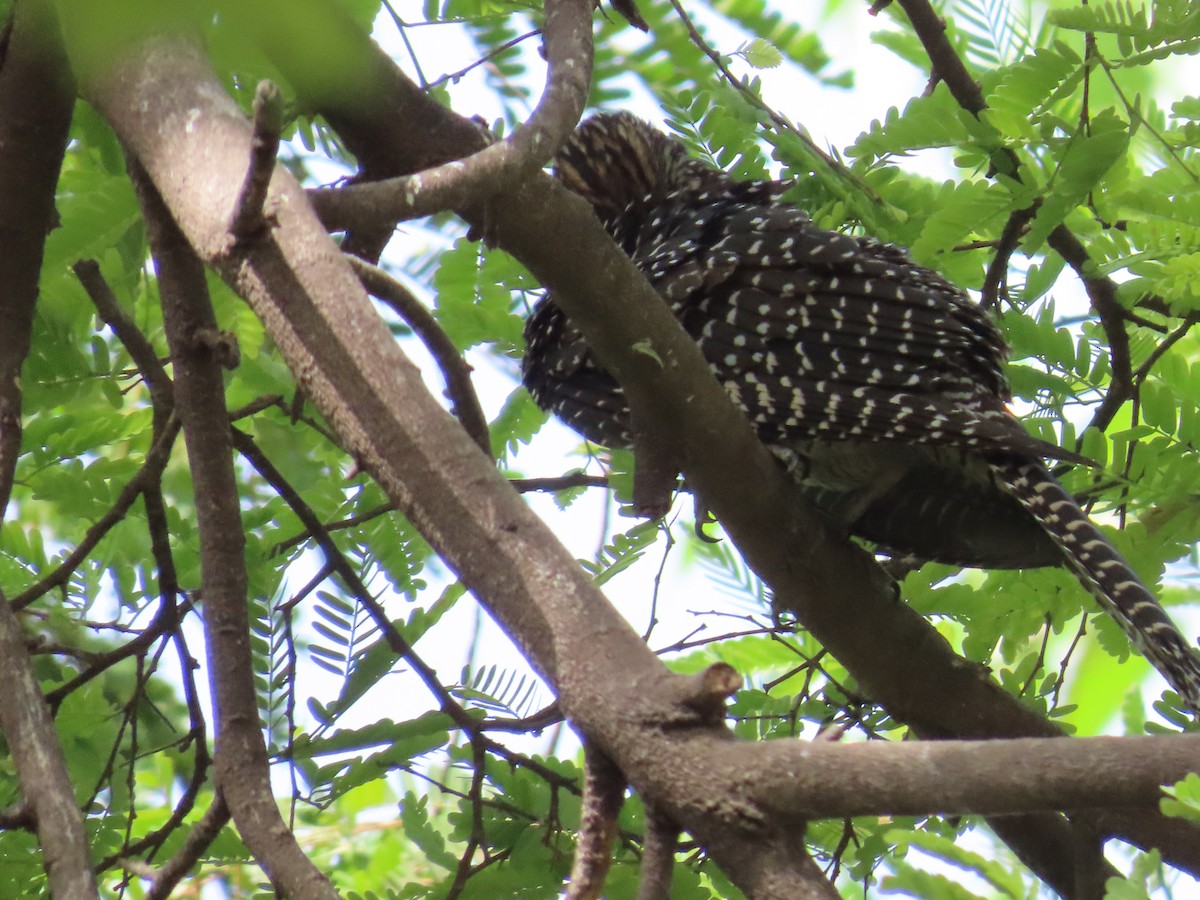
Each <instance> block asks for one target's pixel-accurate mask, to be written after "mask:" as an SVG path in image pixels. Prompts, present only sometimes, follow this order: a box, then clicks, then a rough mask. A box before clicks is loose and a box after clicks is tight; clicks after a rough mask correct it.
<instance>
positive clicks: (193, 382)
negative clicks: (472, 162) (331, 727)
mask: <svg viewBox="0 0 1200 900" xmlns="http://www.w3.org/2000/svg"><path fill="white" fill-rule="evenodd" d="M131 174H132V175H133V179H134V186H135V188H137V191H138V198H139V201H140V202H141V205H142V210H143V215H144V216H145V219H146V226H147V235H148V237H149V239H150V246H151V250H152V252H153V254H154V259H155V266H156V269H157V272H158V278H159V286H160V289H161V294H162V301H163V322H164V325H165V327H166V332H167V341H168V344H169V345H170V348H171V359H172V362H173V364H174V372H175V392H176V401H177V408H178V411H179V417H180V419H181V421H182V422H183V428H184V439H185V441H186V443H187V449H188V460H189V462H190V464H191V470H192V478H193V481H194V484H195V492H196V511H197V517H198V524H199V531H200V570H201V581H202V584H203V588H204V616H203V621H204V632H205V639H206V643H207V650H208V671H209V678H210V681H211V684H212V692H213V697H214V704H215V706H216V712H217V715H216V720H217V721H216V753H215V754H214V764H215V769H216V778H217V785H218V787H219V788H220V790H221V793H222V795H223V796H224V797H225V798H226V802H228V803H229V809H230V812H231V813H232V815H233V820H234V823H235V824H236V825H237V827H238V831H239V832H240V833H241V836H242V839H243V840H244V841H245V842H246V846H247V847H248V848H250V851H251V853H253V854H254V857H255V859H256V860H257V861H258V862H259V864H260V865H261V866H262V867H263V869H264V871H265V872H266V873H267V875H268V877H269V878H270V879H271V881H272V883H273V884H275V885H276V886H277V887H278V889H279V890H280V891H281V893H284V894H287V895H288V896H293V897H302V898H307V897H322V898H335V897H337V896H338V895H337V892H336V891H335V890H334V889H333V886H332V885H331V884H330V882H329V880H328V879H327V878H326V877H325V876H324V875H323V874H322V873H321V872H320V871H319V870H318V869H317V868H316V867H315V866H314V865H313V864H312V862H310V861H309V859H308V858H307V857H306V856H305V855H304V853H303V852H302V851H301V850H300V847H299V845H298V844H297V843H296V838H295V836H294V835H293V834H292V832H291V830H290V829H289V828H288V827H287V825H286V823H285V822H284V821H283V819H282V817H281V816H280V815H279V810H278V807H277V806H276V804H275V798H274V797H273V796H272V794H271V784H270V771H269V766H268V762H267V750H266V745H265V744H264V743H263V737H262V725H261V722H260V720H259V716H258V707H257V701H256V695H255V690H254V669H253V665H252V662H251V652H250V623H249V619H248V616H247V612H246V590H247V583H246V568H245V559H244V557H243V554H244V551H245V535H244V531H243V529H242V522H241V513H240V509H239V506H238V489H237V480H236V477H235V475H234V471H233V459H232V452H233V448H232V443H231V440H230V436H229V424H228V416H227V413H226V409H225V389H224V384H223V381H222V369H221V364H220V362H219V360H218V347H217V346H216V344H217V343H218V342H217V341H215V336H216V335H217V334H218V331H217V322H216V317H215V316H214V314H213V311H212V306H211V302H210V300H209V298H208V290H207V287H206V286H205V282H204V269H203V267H202V265H201V263H200V260H199V259H198V258H197V257H196V255H195V254H194V253H193V252H192V249H191V247H190V246H189V245H188V243H187V240H186V238H184V236H183V235H182V234H181V233H180V232H179V230H178V228H177V227H176V225H175V223H174V222H173V221H172V219H171V216H170V214H169V213H168V212H167V210H166V208H165V207H164V206H163V205H162V201H161V200H160V199H159V196H158V194H157V192H156V191H155V190H154V187H153V185H151V184H150V182H149V180H148V179H147V178H146V177H145V175H144V173H142V172H141V171H140V170H139V168H138V167H136V166H135V167H133V170H132V173H131ZM229 208H230V207H228V206H226V207H224V209H229Z"/></svg>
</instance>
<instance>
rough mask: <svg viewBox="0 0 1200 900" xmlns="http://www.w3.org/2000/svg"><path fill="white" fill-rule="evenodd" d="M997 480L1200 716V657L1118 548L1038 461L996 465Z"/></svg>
mask: <svg viewBox="0 0 1200 900" xmlns="http://www.w3.org/2000/svg"><path fill="white" fill-rule="evenodd" d="M992 468H993V470H994V471H995V472H996V474H997V476H999V478H1000V479H1001V480H1002V481H1003V483H1004V484H1005V485H1006V486H1007V487H1008V489H1009V490H1010V491H1011V492H1012V494H1013V496H1014V497H1016V498H1017V500H1019V501H1020V502H1021V505H1022V506H1024V507H1025V509H1027V510H1028V511H1029V513H1030V514H1031V515H1032V516H1033V517H1034V518H1035V519H1037V520H1038V522H1039V523H1041V525H1042V527H1043V528H1045V529H1046V533H1047V534H1049V535H1050V537H1051V538H1052V539H1053V540H1054V542H1055V543H1056V544H1057V545H1058V546H1059V549H1061V550H1062V553H1063V557H1064V558H1065V560H1066V563H1067V566H1068V567H1069V568H1070V569H1071V571H1072V572H1074V573H1075V576H1076V577H1077V578H1078V579H1079V581H1080V583H1081V584H1082V585H1083V586H1084V587H1085V588H1087V590H1088V592H1089V593H1091V595H1092V596H1093V597H1095V598H1096V600H1097V601H1098V602H1099V603H1100V606H1101V607H1102V608H1103V609H1104V611H1105V612H1106V613H1108V614H1109V615H1110V616H1112V617H1113V618H1114V619H1116V620H1117V624H1119V625H1120V626H1121V628H1122V630H1123V631H1124V632H1125V634H1127V635H1128V636H1129V639H1130V640H1131V641H1132V642H1133V645H1134V646H1135V647H1137V649H1138V650H1139V651H1141V653H1142V655H1143V656H1145V657H1146V658H1147V659H1148V660H1150V662H1151V664H1152V665H1153V666H1154V668H1156V669H1158V671H1159V672H1160V673H1161V674H1162V676H1163V677H1164V678H1165V679H1166V680H1167V682H1168V683H1169V684H1170V685H1171V687H1172V688H1174V689H1175V691H1176V692H1177V693H1178V694H1179V696H1180V697H1182V698H1183V701H1184V702H1185V703H1186V704H1187V705H1188V706H1190V707H1191V708H1192V709H1193V710H1196V711H1198V712H1200V656H1197V653H1196V649H1195V647H1193V646H1192V644H1191V643H1190V642H1189V641H1188V640H1187V638H1185V637H1184V636H1183V635H1182V634H1181V633H1180V631H1179V629H1178V628H1176V627H1175V623H1174V622H1172V621H1171V619H1170V618H1169V617H1168V616H1167V613H1166V611H1165V610H1164V609H1163V608H1162V607H1161V606H1160V605H1159V603H1158V600H1157V599H1155V597H1154V595H1153V594H1152V593H1150V590H1149V589H1148V588H1147V587H1146V586H1145V585H1144V584H1142V582H1141V581H1140V580H1139V579H1138V577H1137V575H1135V574H1134V572H1133V570H1132V569H1131V568H1130V567H1129V563H1127V562H1126V561H1125V560H1124V559H1123V558H1122V557H1121V554H1120V553H1118V552H1117V550H1116V548H1115V547H1113V545H1112V544H1110V543H1109V542H1108V539H1107V538H1105V537H1104V535H1103V534H1102V533H1101V532H1100V530H1099V529H1098V528H1097V527H1096V526H1095V525H1094V524H1093V523H1092V521H1091V519H1089V518H1088V517H1087V513H1085V512H1084V511H1083V510H1082V509H1080V508H1079V505H1078V504H1077V503H1076V502H1075V500H1074V498H1073V497H1071V495H1070V494H1068V493H1067V491H1066V490H1065V489H1064V488H1063V486H1062V485H1061V484H1059V483H1058V481H1057V480H1056V479H1055V478H1054V476H1053V475H1051V474H1050V472H1049V471H1048V470H1047V469H1046V467H1045V466H1044V465H1042V464H1041V463H1040V462H1017V461H1013V462H1000V461H997V462H993V463H992Z"/></svg>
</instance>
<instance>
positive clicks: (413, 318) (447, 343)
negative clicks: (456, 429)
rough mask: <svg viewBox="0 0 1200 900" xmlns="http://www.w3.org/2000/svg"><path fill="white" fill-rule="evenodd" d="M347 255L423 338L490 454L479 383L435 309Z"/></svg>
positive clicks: (457, 407)
mask: <svg viewBox="0 0 1200 900" xmlns="http://www.w3.org/2000/svg"><path fill="white" fill-rule="evenodd" d="M344 258H345V260H346V261H347V262H348V263H350V267H351V268H352V269H354V274H355V275H357V276H358V280H359V281H361V282H362V284H363V287H364V288H366V289H367V292H368V293H370V294H373V295H374V296H376V297H378V298H379V299H380V300H382V301H383V302H384V303H386V304H387V305H388V306H390V307H391V308H392V310H393V311H394V312H395V313H396V315H398V316H399V317H400V318H401V319H402V320H404V323H405V324H406V325H408V326H409V327H410V328H411V329H412V330H413V331H414V332H415V333H416V335H417V337H419V338H420V339H421V343H423V344H424V345H425V349H426V350H428V351H429V355H430V356H432V357H433V361H434V362H435V363H437V367H438V369H439V370H440V371H441V373H442V378H443V379H444V380H445V382H446V393H447V394H448V395H449V397H450V402H451V404H452V412H453V413H454V415H455V416H456V417H457V418H458V421H459V422H461V423H462V427H463V428H465V429H466V430H467V434H469V435H471V438H472V440H474V441H475V443H476V444H477V445H478V446H479V449H480V450H482V451H483V452H484V453H486V454H487V455H488V456H489V457H490V456H491V455H492V439H491V436H490V434H489V432H488V422H487V416H485V415H484V414H483V407H482V406H480V405H479V395H478V394H476V393H475V384H474V383H473V382H472V381H471V367H470V366H469V365H468V364H467V361H466V360H465V359H463V358H462V354H460V353H459V352H458V348H457V347H455V346H454V342H453V341H452V340H450V336H449V335H448V334H446V332H445V331H444V330H443V329H442V326H441V325H439V324H438V321H437V319H435V318H434V317H433V313H431V312H430V311H429V310H428V309H426V308H425V306H424V305H423V304H422V303H421V301H419V300H418V299H417V298H416V297H414V296H413V295H412V292H411V291H409V290H408V288H406V287H405V286H404V285H402V284H401V283H400V282H399V281H397V280H396V279H395V278H393V277H392V276H391V275H389V274H388V273H387V272H385V271H384V270H383V269H381V268H379V267H378V266H373V265H371V264H370V263H369V262H366V261H364V260H361V259H359V258H358V257H357V256H351V255H349V254H347V255H346V256H345V257H344Z"/></svg>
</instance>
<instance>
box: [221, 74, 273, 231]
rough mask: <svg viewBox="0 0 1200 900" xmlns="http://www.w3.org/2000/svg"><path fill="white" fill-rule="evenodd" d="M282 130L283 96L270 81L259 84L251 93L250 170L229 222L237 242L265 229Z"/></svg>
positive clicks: (247, 172) (230, 229)
mask: <svg viewBox="0 0 1200 900" xmlns="http://www.w3.org/2000/svg"><path fill="white" fill-rule="evenodd" d="M282 130H283V93H282V92H281V91H280V90H279V86H278V85H276V84H275V83H274V82H272V81H260V82H259V83H258V89H257V90H256V91H255V92H254V134H253V137H252V138H251V143H250V167H249V168H248V169H247V170H246V180H245V181H244V182H243V183H242V189H241V191H240V192H239V193H238V198H237V202H236V203H235V204H234V208H233V218H232V219H231V220H230V223H229V231H230V233H231V234H232V235H233V236H234V237H235V238H236V239H237V240H239V241H241V240H246V239H247V238H251V237H255V236H256V235H259V234H261V233H262V232H263V231H264V230H265V229H266V227H267V218H266V216H265V215H264V204H266V202H267V192H268V191H269V190H270V187H271V175H272V174H273V173H274V171H275V160H276V158H277V157H278V156H279V135H280V132H281V131H282Z"/></svg>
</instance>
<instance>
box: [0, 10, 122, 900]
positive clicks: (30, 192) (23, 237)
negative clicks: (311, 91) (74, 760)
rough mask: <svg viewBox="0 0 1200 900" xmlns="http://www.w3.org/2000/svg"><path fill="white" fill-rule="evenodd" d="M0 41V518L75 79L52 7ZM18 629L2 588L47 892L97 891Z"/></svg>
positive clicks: (22, 763) (4, 641)
mask: <svg viewBox="0 0 1200 900" xmlns="http://www.w3.org/2000/svg"><path fill="white" fill-rule="evenodd" d="M9 16H10V19H9V21H8V22H6V23H4V27H5V28H6V30H7V29H9V27H11V30H8V31H7V42H6V44H5V46H3V47H2V48H0V198H3V200H2V202H0V520H2V519H3V518H4V513H5V511H6V510H7V508H8V502H9V495H10V492H11V491H12V486H13V477H14V473H15V472H16V466H17V457H18V455H19V453H20V449H21V387H20V375H21V367H22V365H23V364H24V362H25V357H26V356H27V355H28V353H29V339H30V332H31V329H32V325H33V310H34V304H35V302H36V300H37V291H38V277H39V274H40V271H41V265H42V253H43V249H44V244H45V240H46V235H47V234H48V233H49V231H50V228H51V224H52V222H53V220H54V188H55V184H56V183H57V180H58V171H59V167H60V166H61V165H62V159H63V154H64V152H65V151H66V146H67V133H68V129H69V127H70V122H71V110H72V105H73V102H74V97H75V92H74V87H73V85H72V84H71V82H70V76H69V74H68V71H69V70H68V67H67V64H66V58H65V56H64V53H63V49H62V44H61V38H60V36H59V30H58V22H57V20H56V18H55V15H54V10H53V6H52V5H51V4H50V3H48V2H44V0H18V2H17V3H16V4H14V5H13V6H12V7H11V8H10V9H9ZM26 644H27V639H26V635H25V633H24V631H23V630H22V629H21V626H20V624H19V623H18V621H17V618H16V616H15V615H14V614H13V607H12V606H11V605H10V604H9V602H8V598H7V597H5V596H4V595H3V593H0V684H2V685H4V689H3V691H0V728H2V729H3V732H4V737H5V739H6V740H7V743H8V748H9V751H10V752H11V754H12V758H13V764H14V766H15V768H16V772H17V775H18V777H19V778H20V782H21V796H22V804H23V807H24V810H25V811H27V812H28V813H29V814H30V815H31V817H32V820H33V824H34V827H35V828H36V829H37V833H38V838H39V841H40V845H41V850H42V858H43V865H44V866H45V869H46V874H47V877H48V881H49V887H50V891H51V892H52V893H53V894H54V896H55V897H57V898H62V900H84V898H91V897H96V896H98V893H97V888H96V881H95V877H94V876H93V874H92V867H91V859H90V856H89V852H88V843H87V834H86V832H85V831H84V827H83V816H82V814H81V813H80V811H79V808H78V806H77V805H76V801H75V791H74V788H73V787H72V785H71V779H70V775H69V773H68V772H67V767H66V762H65V761H64V759H63V754H62V747H61V746H60V745H59V742H58V735H57V734H56V733H55V730H54V722H53V720H52V719H51V717H50V710H49V708H48V707H47V705H46V702H45V699H44V698H43V696H42V691H41V688H40V686H39V685H38V681H37V678H36V677H35V676H34V672H33V666H32V663H31V661H30V658H29V651H28V648H27V646H26Z"/></svg>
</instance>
